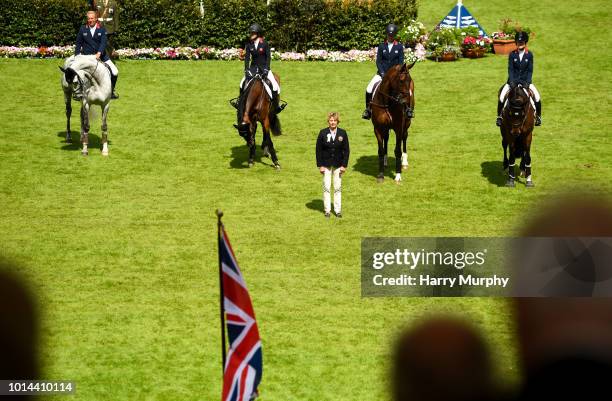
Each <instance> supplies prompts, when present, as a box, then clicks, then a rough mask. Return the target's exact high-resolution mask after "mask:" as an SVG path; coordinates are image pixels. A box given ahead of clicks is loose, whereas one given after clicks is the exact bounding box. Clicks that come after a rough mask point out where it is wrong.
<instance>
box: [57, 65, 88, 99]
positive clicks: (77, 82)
mask: <svg viewBox="0 0 612 401" xmlns="http://www.w3.org/2000/svg"><path fill="white" fill-rule="evenodd" d="M59 69H60V70H62V72H63V73H64V79H65V80H66V82H67V83H68V85H70V86H71V88H72V97H73V99H74V100H76V101H80V100H82V99H83V92H84V88H83V79H82V78H81V76H80V75H79V73H78V72H77V71H76V70H74V69H72V68H70V67H68V68H62V67H59Z"/></svg>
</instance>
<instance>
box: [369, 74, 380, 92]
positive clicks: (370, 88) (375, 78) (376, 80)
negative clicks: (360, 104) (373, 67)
mask: <svg viewBox="0 0 612 401" xmlns="http://www.w3.org/2000/svg"><path fill="white" fill-rule="evenodd" d="M380 81H382V77H381V76H380V75H378V74H376V75H374V78H372V79H371V80H370V83H369V84H368V86H367V88H366V92H368V93H372V91H373V90H374V85H376V82H380Z"/></svg>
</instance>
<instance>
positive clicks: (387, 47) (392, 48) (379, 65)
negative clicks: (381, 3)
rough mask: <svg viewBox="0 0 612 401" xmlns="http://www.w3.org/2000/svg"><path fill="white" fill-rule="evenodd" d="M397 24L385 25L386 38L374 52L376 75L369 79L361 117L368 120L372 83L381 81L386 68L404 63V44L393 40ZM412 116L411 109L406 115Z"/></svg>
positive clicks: (372, 89) (369, 116) (370, 112)
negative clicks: (364, 106)
mask: <svg viewBox="0 0 612 401" xmlns="http://www.w3.org/2000/svg"><path fill="white" fill-rule="evenodd" d="M397 29H398V28H397V25H395V24H389V25H387V29H386V34H387V38H386V39H385V41H384V42H382V43H381V44H380V45H378V51H377V52H376V69H377V71H376V75H374V77H373V78H372V79H371V80H370V83H369V84H368V86H367V88H366V95H365V102H366V108H365V110H364V112H363V114H362V116H361V117H362V118H364V119H366V120H369V119H370V118H371V117H372V110H371V109H370V102H371V101H372V92H373V91H374V85H376V83H377V82H380V81H382V78H383V77H384V75H385V73H386V72H387V70H388V69H389V68H391V67H393V66H394V65H396V64H404V46H403V45H402V44H401V43H399V42H398V41H397V40H395V35H396V34H397ZM408 114H409V117H412V110H409V111H408V112H407V115H408Z"/></svg>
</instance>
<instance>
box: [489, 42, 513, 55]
mask: <svg viewBox="0 0 612 401" xmlns="http://www.w3.org/2000/svg"><path fill="white" fill-rule="evenodd" d="M514 49H516V44H514V41H513V40H501V39H493V50H494V52H495V54H510V53H511V52H512V50H514Z"/></svg>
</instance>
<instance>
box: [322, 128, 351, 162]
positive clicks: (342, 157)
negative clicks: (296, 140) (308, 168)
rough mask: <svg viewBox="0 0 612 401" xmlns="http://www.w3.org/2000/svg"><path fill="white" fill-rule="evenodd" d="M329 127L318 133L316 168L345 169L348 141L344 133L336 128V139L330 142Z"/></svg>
mask: <svg viewBox="0 0 612 401" xmlns="http://www.w3.org/2000/svg"><path fill="white" fill-rule="evenodd" d="M329 133H330V130H329V127H328V128H323V129H322V130H321V131H319V136H318V138H317V149H316V153H317V167H346V166H348V161H349V154H350V153H351V150H350V147H349V140H348V135H347V134H346V131H345V130H343V129H342V128H340V127H338V128H336V138H335V139H334V140H332V138H331V135H330V137H329V138H328V137H327V135H328V134H329Z"/></svg>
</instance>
